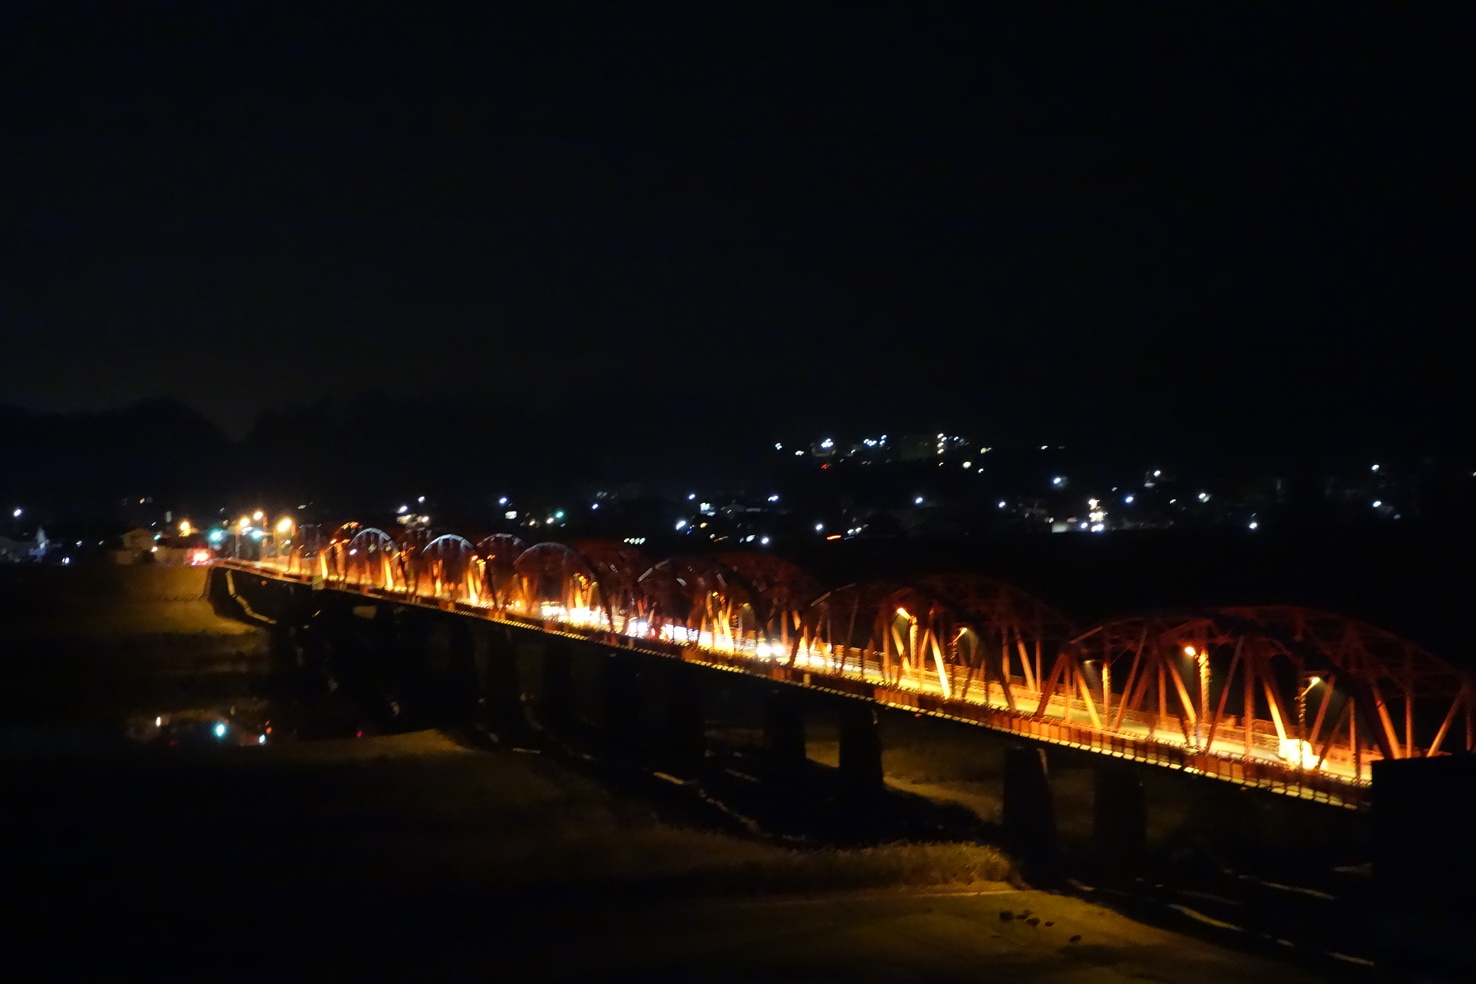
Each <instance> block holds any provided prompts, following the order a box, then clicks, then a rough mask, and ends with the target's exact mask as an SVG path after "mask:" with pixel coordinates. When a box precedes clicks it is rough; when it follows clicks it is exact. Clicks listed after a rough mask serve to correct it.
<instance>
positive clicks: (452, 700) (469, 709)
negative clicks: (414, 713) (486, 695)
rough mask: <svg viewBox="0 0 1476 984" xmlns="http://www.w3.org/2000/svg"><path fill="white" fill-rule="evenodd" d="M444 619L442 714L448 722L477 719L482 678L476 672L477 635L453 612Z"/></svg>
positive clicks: (463, 619)
mask: <svg viewBox="0 0 1476 984" xmlns="http://www.w3.org/2000/svg"><path fill="white" fill-rule="evenodd" d="M444 618H445V620H446V670H445V674H444V676H443V677H442V680H441V693H442V702H443V708H444V711H445V714H446V716H447V718H449V720H451V721H452V722H455V723H458V724H461V723H470V722H472V721H475V720H476V719H477V716H478V714H479V712H480V711H481V704H482V681H481V679H480V677H479V676H478V674H477V642H478V640H477V637H476V635H474V634H473V633H472V623H471V622H470V621H469V620H467V619H466V618H463V617H461V616H457V615H447V616H444Z"/></svg>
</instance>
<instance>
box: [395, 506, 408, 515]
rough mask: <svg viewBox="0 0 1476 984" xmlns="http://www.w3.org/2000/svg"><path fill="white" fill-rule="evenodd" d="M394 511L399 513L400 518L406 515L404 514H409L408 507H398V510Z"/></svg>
mask: <svg viewBox="0 0 1476 984" xmlns="http://www.w3.org/2000/svg"><path fill="white" fill-rule="evenodd" d="M395 511H396V512H398V513H399V514H400V515H401V516H403V515H405V514H406V513H407V512H409V511H410V507H409V506H401V507H400V508H399V509H397V510H395Z"/></svg>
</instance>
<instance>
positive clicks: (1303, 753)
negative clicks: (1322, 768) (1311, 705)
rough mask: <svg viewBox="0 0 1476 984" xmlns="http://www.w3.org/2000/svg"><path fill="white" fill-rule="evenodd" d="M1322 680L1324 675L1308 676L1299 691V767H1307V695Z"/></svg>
mask: <svg viewBox="0 0 1476 984" xmlns="http://www.w3.org/2000/svg"><path fill="white" fill-rule="evenodd" d="M1321 682H1322V677H1320V676H1316V675H1315V674H1314V675H1311V676H1309V677H1307V685H1306V686H1305V687H1303V688H1301V689H1300V690H1298V691H1297V741H1298V742H1299V744H1298V745H1297V768H1299V769H1305V768H1306V767H1307V749H1308V748H1309V747H1310V746H1309V745H1308V743H1307V695H1308V694H1310V693H1311V692H1312V688H1313V687H1315V686H1317V685H1318V684H1319V683H1321Z"/></svg>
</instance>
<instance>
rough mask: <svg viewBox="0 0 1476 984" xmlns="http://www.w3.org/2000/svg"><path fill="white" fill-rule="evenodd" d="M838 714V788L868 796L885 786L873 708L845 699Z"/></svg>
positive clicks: (854, 796) (864, 797) (852, 794)
mask: <svg viewBox="0 0 1476 984" xmlns="http://www.w3.org/2000/svg"><path fill="white" fill-rule="evenodd" d="M839 717H840V782H841V788H842V790H843V791H844V792H845V794H846V795H847V796H849V797H853V798H858V799H870V798H872V797H874V796H877V795H879V794H880V793H881V792H882V790H883V789H884V788H885V786H886V783H885V780H884V779H883V776H882V743H881V729H880V728H879V727H878V725H877V720H876V708H874V707H871V706H870V705H868V704H863V703H861V702H860V701H854V700H847V701H845V702H844V703H842V704H841V706H840V714H839Z"/></svg>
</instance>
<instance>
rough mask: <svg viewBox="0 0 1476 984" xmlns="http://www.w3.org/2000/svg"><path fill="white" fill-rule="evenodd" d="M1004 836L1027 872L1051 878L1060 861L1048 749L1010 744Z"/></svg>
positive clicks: (1005, 781) (1006, 759) (1007, 756)
mask: <svg viewBox="0 0 1476 984" xmlns="http://www.w3.org/2000/svg"><path fill="white" fill-rule="evenodd" d="M1004 765H1005V768H1004V835H1005V841H1006V843H1007V844H1008V845H1009V847H1010V848H1011V849H1012V850H1013V851H1015V852H1016V854H1017V855H1018V856H1019V858H1020V860H1021V862H1022V863H1023V864H1024V866H1025V868H1026V870H1027V872H1029V873H1031V874H1033V875H1035V876H1036V877H1042V876H1043V877H1047V878H1048V877H1051V876H1052V875H1053V874H1054V873H1055V871H1056V866H1057V860H1058V858H1059V850H1058V842H1057V838H1056V809H1055V803H1054V802H1053V799H1052V796H1051V778H1050V772H1049V770H1048V769H1047V768H1046V756H1045V749H1043V748H1038V747H1033V746H1028V745H1010V746H1009V747H1007V748H1006V749H1005V762H1004Z"/></svg>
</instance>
